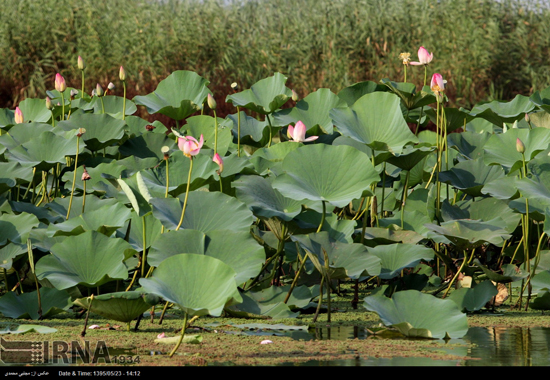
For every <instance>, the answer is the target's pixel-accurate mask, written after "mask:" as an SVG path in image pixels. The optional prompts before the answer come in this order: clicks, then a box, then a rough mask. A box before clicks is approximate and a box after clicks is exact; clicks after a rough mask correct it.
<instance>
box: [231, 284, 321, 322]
mask: <svg viewBox="0 0 550 380" xmlns="http://www.w3.org/2000/svg"><path fill="white" fill-rule="evenodd" d="M275 288H277V289H280V287H275V286H272V287H270V288H268V289H275ZM266 290H267V289H266ZM308 290H309V289H308ZM267 291H269V290H267ZM274 292H276V290H274ZM287 292H288V287H287ZM292 294H294V292H292ZM284 296H286V294H284ZM241 297H242V302H241V303H239V304H237V305H231V306H229V307H227V308H226V311H227V313H228V314H229V315H231V316H236V317H239V316H241V315H242V316H243V317H249V316H250V315H253V316H262V317H264V318H266V317H269V319H284V318H296V317H297V316H298V315H299V313H294V312H292V310H291V307H290V305H287V304H285V303H284V302H283V301H284V299H283V300H281V299H280V297H277V298H276V299H270V298H269V295H267V297H265V296H264V294H262V292H257V293H252V292H246V293H243V292H241ZM266 298H267V299H266ZM311 298H312V297H311V293H310V298H309V299H311ZM289 301H290V300H289ZM308 301H309V300H308ZM308 303H309V302H308Z"/></svg>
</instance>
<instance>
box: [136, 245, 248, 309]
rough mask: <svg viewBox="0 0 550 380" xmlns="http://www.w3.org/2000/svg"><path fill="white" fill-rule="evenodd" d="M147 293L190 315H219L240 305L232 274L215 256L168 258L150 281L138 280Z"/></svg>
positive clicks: (240, 300)
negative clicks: (225, 308)
mask: <svg viewBox="0 0 550 380" xmlns="http://www.w3.org/2000/svg"><path fill="white" fill-rule="evenodd" d="M139 283H140V284H141V286H142V287H143V289H144V290H145V291H146V292H149V293H153V294H156V295H158V296H159V297H162V298H163V299H164V300H166V301H168V302H172V303H174V304H176V305H177V306H178V307H179V308H180V309H182V310H183V311H184V312H185V313H186V314H188V315H189V316H203V315H212V316H215V317H217V316H220V315H221V313H222V311H223V308H224V307H225V306H226V305H227V306H230V305H231V304H234V303H239V302H242V297H241V295H240V294H239V290H238V289H237V284H236V282H235V271H234V270H233V269H232V268H231V267H230V266H229V265H227V264H225V263H224V262H223V261H221V260H219V259H216V258H214V257H210V256H205V255H195V254H181V255H176V256H172V257H169V258H167V259H166V260H164V261H163V262H162V263H160V264H159V266H158V267H157V268H156V269H155V271H154V272H153V275H152V276H151V277H149V278H140V280H139Z"/></svg>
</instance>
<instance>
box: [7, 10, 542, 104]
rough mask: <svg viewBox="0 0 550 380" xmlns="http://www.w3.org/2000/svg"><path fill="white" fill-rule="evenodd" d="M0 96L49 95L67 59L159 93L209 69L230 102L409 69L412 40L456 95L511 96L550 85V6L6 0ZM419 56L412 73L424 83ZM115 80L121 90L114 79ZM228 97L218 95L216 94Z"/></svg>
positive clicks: (470, 99)
mask: <svg viewBox="0 0 550 380" xmlns="http://www.w3.org/2000/svg"><path fill="white" fill-rule="evenodd" d="M0 4H1V12H0V52H2V54H1V55H0V74H1V77H0V102H1V104H0V107H11V108H13V107H15V105H17V103H18V102H19V101H21V100H23V99H24V98H26V97H45V96H46V95H45V91H46V90H47V89H51V88H53V87H54V86H53V83H54V76H55V73H57V72H60V73H61V74H62V75H63V76H64V77H65V78H66V80H67V82H68V85H69V86H73V87H75V88H80V72H79V71H78V69H77V57H78V56H79V55H80V56H82V57H83V59H84V61H85V63H86V71H85V73H86V78H87V83H86V88H87V90H89V91H88V92H91V90H92V89H93V88H94V87H95V85H96V83H100V84H101V85H103V87H104V88H105V87H106V86H107V84H108V83H109V82H111V81H112V82H114V83H115V84H117V81H118V70H119V67H120V66H121V65H123V66H124V68H125V70H126V72H127V77H128V80H127V82H128V87H129V93H128V97H130V98H131V97H133V96H134V95H137V94H141V95H144V94H147V93H149V92H152V91H153V90H154V89H155V88H156V85H157V84H158V82H159V81H160V80H162V79H164V78H165V77H166V76H167V75H169V74H170V73H171V72H173V71H174V70H180V69H185V70H192V71H195V72H197V73H198V74H200V75H202V76H203V77H205V78H206V79H208V80H209V81H210V83H211V85H210V88H211V89H212V90H213V91H214V93H215V95H216V97H217V98H218V99H220V100H221V101H222V103H223V100H224V99H225V95H227V94H228V93H230V91H231V90H230V84H231V83H232V82H234V81H235V82H237V83H239V85H240V89H245V88H249V87H250V85H252V84H253V83H255V82H256V81H258V80H259V79H262V78H266V77H268V76H271V75H273V73H275V72H281V73H283V74H285V75H286V76H287V77H288V83H287V85H288V86H289V87H291V88H293V89H294V90H296V92H297V93H298V94H299V95H301V96H305V95H307V94H308V93H311V92H313V91H315V90H317V89H319V88H330V89H331V90H332V91H333V92H338V91H339V90H341V89H342V88H344V87H346V86H349V85H351V84H353V83H356V82H360V81H364V80H372V81H376V82H378V81H379V80H380V79H383V78H390V79H392V80H395V81H402V80H403V64H402V62H401V61H400V59H399V54H400V53H401V52H410V53H411V58H412V60H417V56H416V53H417V50H418V48H419V47H420V46H425V47H426V48H427V49H428V50H429V51H430V52H433V53H434V60H433V62H432V63H431V64H430V66H429V72H430V73H432V72H439V73H441V74H442V75H443V77H444V78H445V79H446V80H447V81H448V88H447V94H448V96H449V98H450V103H451V105H454V106H463V107H467V108H468V107H471V106H472V105H474V104H476V103H478V102H481V101H490V100H509V99H511V98H513V97H514V96H515V95H516V94H523V95H529V94H530V93H532V92H533V91H535V90H540V89H543V88H546V87H547V86H549V85H550V59H549V47H550V9H548V8H546V7H543V6H538V5H529V4H532V2H529V1H524V0H501V1H494V0H452V1H451V0H440V1H427V0H392V1H385V0H250V1H237V0H203V1H193V0H187V1H178V0H155V1H146V0H0ZM423 79H424V70H423V68H422V67H413V66H411V67H409V69H408V81H409V82H414V83H416V84H417V85H418V87H419V88H420V86H421V85H422V84H423ZM117 90H118V89H117ZM218 104H220V102H218Z"/></svg>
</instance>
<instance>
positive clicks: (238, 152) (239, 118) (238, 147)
mask: <svg viewBox="0 0 550 380" xmlns="http://www.w3.org/2000/svg"><path fill="white" fill-rule="evenodd" d="M237 157H241V112H240V107H239V106H237Z"/></svg>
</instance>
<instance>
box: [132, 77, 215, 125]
mask: <svg viewBox="0 0 550 380" xmlns="http://www.w3.org/2000/svg"><path fill="white" fill-rule="evenodd" d="M209 83H210V82H209V81H207V80H206V79H204V78H202V77H201V76H200V75H198V74H197V73H194V72H192V71H186V70H178V71H174V72H173V73H172V74H170V75H169V76H168V77H167V78H165V79H163V80H162V81H160V83H159V84H158V86H157V89H156V90H155V91H154V92H152V93H150V94H148V95H145V96H139V95H138V96H136V97H134V99H133V101H134V103H135V104H137V105H142V106H145V107H146V108H147V112H149V113H150V114H154V113H160V114H162V115H165V116H168V117H170V118H172V119H174V120H182V119H185V118H186V117H188V116H191V115H192V114H194V113H195V112H197V111H199V110H200V109H201V108H202V104H203V103H204V102H205V100H206V97H207V96H208V94H210V93H211V92H210V90H209V89H208V87H206V86H208V84H209Z"/></svg>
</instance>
